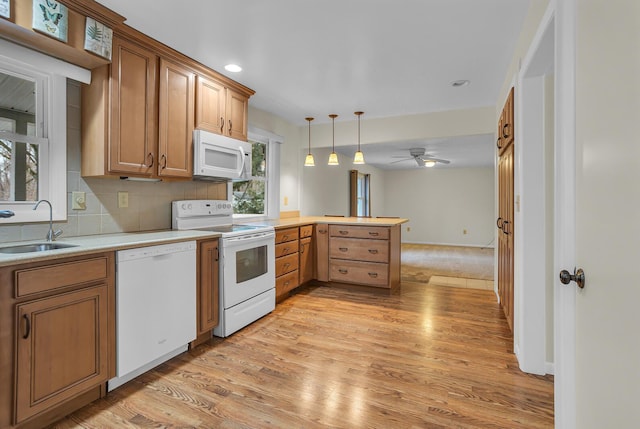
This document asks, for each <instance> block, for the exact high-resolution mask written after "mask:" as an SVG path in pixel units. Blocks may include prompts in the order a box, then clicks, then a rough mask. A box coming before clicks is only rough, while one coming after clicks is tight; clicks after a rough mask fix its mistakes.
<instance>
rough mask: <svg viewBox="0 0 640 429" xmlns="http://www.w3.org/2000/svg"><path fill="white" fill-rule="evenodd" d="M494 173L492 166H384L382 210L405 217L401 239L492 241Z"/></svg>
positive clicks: (482, 243) (481, 243)
mask: <svg viewBox="0 0 640 429" xmlns="http://www.w3.org/2000/svg"><path fill="white" fill-rule="evenodd" d="M493 177H494V172H493V168H455V169H437V168H433V169H426V168H425V169H420V170H399V171H387V172H386V184H385V189H386V196H385V207H386V209H385V211H384V212H383V214H384V215H394V216H401V217H405V218H408V219H410V222H409V223H408V224H405V225H403V230H402V240H403V241H404V242H410V243H437V244H456V245H472V246H487V245H489V244H491V246H493V243H492V240H493V231H494V217H493V208H494V205H495V194H494V184H493ZM407 227H408V228H410V230H409V231H407ZM465 229H466V230H467V234H464V233H463V232H464V231H463V230H465Z"/></svg>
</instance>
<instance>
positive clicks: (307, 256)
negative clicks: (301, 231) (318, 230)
mask: <svg viewBox="0 0 640 429" xmlns="http://www.w3.org/2000/svg"><path fill="white" fill-rule="evenodd" d="M314 253H315V252H314V251H313V243H312V241H311V237H307V238H301V239H300V268H299V269H300V284H303V283H306V282H308V281H311V280H313V267H314Z"/></svg>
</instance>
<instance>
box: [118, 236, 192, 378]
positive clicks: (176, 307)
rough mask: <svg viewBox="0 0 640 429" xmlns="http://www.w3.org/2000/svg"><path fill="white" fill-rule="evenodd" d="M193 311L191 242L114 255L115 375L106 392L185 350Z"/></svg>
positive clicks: (133, 250)
mask: <svg viewBox="0 0 640 429" xmlns="http://www.w3.org/2000/svg"><path fill="white" fill-rule="evenodd" d="M195 311H196V242H195V241H187V242H181V243H172V244H163V245H158V246H149V247H140V248H136V249H129V250H122V251H118V252H116V356H117V358H116V377H115V378H112V379H111V380H109V383H108V390H113V389H115V388H116V387H118V386H121V385H122V384H124V383H126V382H127V381H129V380H131V379H133V378H135V377H137V376H138V375H140V374H142V373H144V372H146V371H148V370H150V369H151V368H153V367H155V366H157V365H159V364H161V363H162V362H164V361H166V360H168V359H171V358H172V357H174V356H176V355H178V354H180V353H182V352H183V351H185V350H187V347H188V343H189V342H190V341H193V340H194V339H195V338H196V314H195Z"/></svg>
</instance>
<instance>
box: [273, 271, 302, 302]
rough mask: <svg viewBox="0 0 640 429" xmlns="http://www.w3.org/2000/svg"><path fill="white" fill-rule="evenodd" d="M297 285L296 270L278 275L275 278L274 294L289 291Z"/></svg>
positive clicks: (277, 294) (278, 294)
mask: <svg viewBox="0 0 640 429" xmlns="http://www.w3.org/2000/svg"><path fill="white" fill-rule="evenodd" d="M296 287H298V270H295V271H291V272H290V273H287V274H285V275H284V276H280V277H278V278H277V279H276V296H280V295H282V294H283V293H286V292H289V291H290V290H291V289H295V288H296Z"/></svg>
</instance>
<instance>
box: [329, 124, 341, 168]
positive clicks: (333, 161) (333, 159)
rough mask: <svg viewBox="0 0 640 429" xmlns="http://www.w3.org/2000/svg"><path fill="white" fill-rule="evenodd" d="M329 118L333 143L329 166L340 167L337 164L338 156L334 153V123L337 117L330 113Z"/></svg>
mask: <svg viewBox="0 0 640 429" xmlns="http://www.w3.org/2000/svg"><path fill="white" fill-rule="evenodd" d="M329 117H330V118H331V128H332V129H333V143H332V145H331V154H329V162H328V164H329V165H340V163H339V162H338V154H337V153H336V125H335V121H336V118H337V117H338V115H336V114H335V113H332V114H331V115H329Z"/></svg>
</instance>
